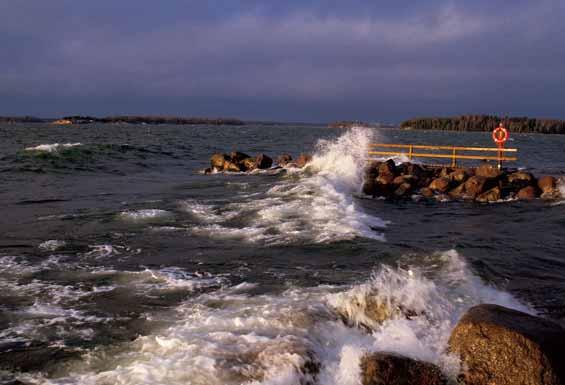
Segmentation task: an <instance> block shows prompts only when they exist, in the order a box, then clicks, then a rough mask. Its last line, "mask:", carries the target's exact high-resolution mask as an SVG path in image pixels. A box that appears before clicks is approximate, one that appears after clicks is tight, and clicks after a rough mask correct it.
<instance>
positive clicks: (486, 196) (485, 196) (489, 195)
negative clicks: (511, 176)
mask: <svg viewBox="0 0 565 385" xmlns="http://www.w3.org/2000/svg"><path fill="white" fill-rule="evenodd" d="M501 195H502V194H501V191H500V187H498V186H496V187H493V188H491V189H490V190H488V191H486V192H484V193H482V194H481V195H479V196H478V197H477V198H476V200H477V201H478V202H496V201H498V200H500V197H501Z"/></svg>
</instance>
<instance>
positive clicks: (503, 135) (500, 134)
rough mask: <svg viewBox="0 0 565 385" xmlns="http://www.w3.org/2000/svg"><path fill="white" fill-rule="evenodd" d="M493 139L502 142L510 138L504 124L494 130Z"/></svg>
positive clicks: (497, 142) (498, 142)
mask: <svg viewBox="0 0 565 385" xmlns="http://www.w3.org/2000/svg"><path fill="white" fill-rule="evenodd" d="M492 140H494V142H495V143H496V144H502V143H504V142H506V141H507V140H508V131H507V130H506V128H504V127H502V124H501V125H500V126H498V127H496V128H495V129H494V131H493V132H492Z"/></svg>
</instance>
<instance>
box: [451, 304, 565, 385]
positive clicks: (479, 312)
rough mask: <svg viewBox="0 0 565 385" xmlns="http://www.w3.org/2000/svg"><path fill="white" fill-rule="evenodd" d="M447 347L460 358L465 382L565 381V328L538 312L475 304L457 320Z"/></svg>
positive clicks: (539, 384) (547, 384)
mask: <svg viewBox="0 0 565 385" xmlns="http://www.w3.org/2000/svg"><path fill="white" fill-rule="evenodd" d="M449 349H450V351H451V352H454V353H456V354H458V355H459V356H460V357H461V361H462V364H463V365H462V367H463V371H462V377H463V379H464V381H465V384H466V385H487V384H488V385H492V384H496V385H518V384H527V385H558V384H559V385H563V384H565V365H564V359H563V352H564V351H565V329H564V328H562V327H561V326H560V325H558V324H556V323H553V322H551V321H548V320H546V319H543V318H540V317H534V316H531V315H529V314H526V313H522V312H519V311H516V310H512V309H507V308H505V307H502V306H498V305H478V306H475V307H473V308H471V309H469V311H467V313H466V314H465V315H464V316H463V317H462V318H461V320H460V321H459V322H458V323H457V326H456V327H455V329H454V330H453V332H452V334H451V337H450V339H449Z"/></svg>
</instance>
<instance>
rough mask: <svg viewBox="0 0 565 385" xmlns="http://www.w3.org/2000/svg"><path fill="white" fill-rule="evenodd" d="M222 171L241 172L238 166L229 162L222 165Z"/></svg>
mask: <svg viewBox="0 0 565 385" xmlns="http://www.w3.org/2000/svg"><path fill="white" fill-rule="evenodd" d="M223 171H229V172H242V171H243V170H242V168H241V167H240V166H239V164H237V163H234V162H230V161H226V162H225V163H224V170H223Z"/></svg>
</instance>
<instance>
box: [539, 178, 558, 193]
mask: <svg viewBox="0 0 565 385" xmlns="http://www.w3.org/2000/svg"><path fill="white" fill-rule="evenodd" d="M556 186H557V180H556V179H555V178H554V177H552V176H548V175H547V176H542V177H541V178H539V179H538V187H539V188H540V190H541V191H542V192H543V193H552V192H553V191H555V190H556Z"/></svg>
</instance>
